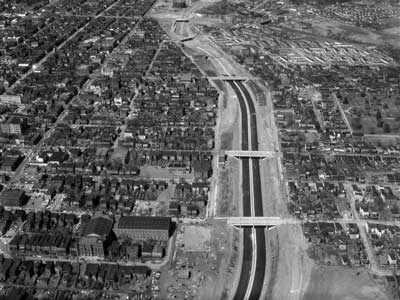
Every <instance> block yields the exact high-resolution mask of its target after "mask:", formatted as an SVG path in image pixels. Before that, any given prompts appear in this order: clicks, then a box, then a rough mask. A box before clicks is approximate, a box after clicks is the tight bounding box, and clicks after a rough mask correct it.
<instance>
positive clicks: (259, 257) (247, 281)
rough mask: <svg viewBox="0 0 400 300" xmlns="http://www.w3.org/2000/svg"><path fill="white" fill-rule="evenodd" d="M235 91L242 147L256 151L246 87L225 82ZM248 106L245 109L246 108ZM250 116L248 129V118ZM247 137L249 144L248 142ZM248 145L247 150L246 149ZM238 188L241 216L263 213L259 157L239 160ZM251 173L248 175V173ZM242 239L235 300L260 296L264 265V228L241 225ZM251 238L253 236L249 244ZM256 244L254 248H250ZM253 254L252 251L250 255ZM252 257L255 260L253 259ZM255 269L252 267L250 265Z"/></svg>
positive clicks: (252, 109) (253, 114) (254, 124)
mask: <svg viewBox="0 0 400 300" xmlns="http://www.w3.org/2000/svg"><path fill="white" fill-rule="evenodd" d="M229 83H230V85H231V87H232V88H233V90H234V92H235V94H236V95H237V98H238V101H239V105H240V110H241V118H242V119H241V121H242V150H245V151H246V150H253V151H257V150H258V136H257V119H256V111H255V107H254V103H253V101H252V99H251V96H250V93H249V92H248V90H247V88H246V87H245V86H244V85H243V84H242V83H241V82H240V81H229ZM246 104H247V105H246ZM247 107H248V109H247ZM249 118H250V128H248V127H249V126H248V121H249ZM249 136H250V145H249ZM249 146H250V147H249ZM249 148H250V149H249ZM250 167H251V168H252V169H251V172H250ZM242 170H243V172H242V174H243V182H242V190H243V216H245V217H246V216H263V206H262V192H261V178H260V164H259V158H244V159H242ZM251 174H252V175H253V176H252V177H251V178H250V175H251ZM250 180H251V181H252V187H253V189H252V192H253V201H254V203H253V204H254V215H252V211H251V206H252V203H251V200H252V199H251V198H252V197H251V195H250V190H251V189H250V185H251V183H250ZM243 234H244V240H243V263H242V270H241V273H240V279H239V284H238V287H237V290H236V293H235V296H234V299H235V300H242V299H250V300H253V299H254V300H256V299H259V298H260V295H261V291H262V288H263V282H264V276H265V264H266V241H265V229H264V228H262V227H261V228H255V236H253V237H252V236H251V235H252V230H251V228H244V232H243ZM252 238H253V239H255V241H254V243H252ZM253 245H256V249H253ZM253 253H255V254H256V256H255V257H253ZM253 260H255V261H254V262H253ZM253 264H254V266H255V268H253V270H252V265H253Z"/></svg>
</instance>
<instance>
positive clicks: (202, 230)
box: [183, 226, 211, 252]
mask: <svg viewBox="0 0 400 300" xmlns="http://www.w3.org/2000/svg"><path fill="white" fill-rule="evenodd" d="M184 230H185V232H184V234H183V236H184V237H183V239H184V243H185V246H184V250H185V251H188V252H208V251H210V246H211V245H210V243H211V228H209V227H201V226H185V229H184Z"/></svg>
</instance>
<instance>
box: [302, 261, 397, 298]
mask: <svg viewBox="0 0 400 300" xmlns="http://www.w3.org/2000/svg"><path fill="white" fill-rule="evenodd" d="M357 274H358V275H357ZM320 299H324V300H336V299H341V300H386V299H389V297H388V295H387V294H386V292H385V289H384V286H383V284H381V282H377V281H375V280H374V279H373V278H371V277H370V275H369V273H368V272H367V271H366V270H364V269H350V268H341V267H338V268H333V267H327V268H326V267H319V266H315V267H314V269H313V271H312V273H311V279H310V283H309V285H308V288H307V291H306V294H305V296H304V300H320Z"/></svg>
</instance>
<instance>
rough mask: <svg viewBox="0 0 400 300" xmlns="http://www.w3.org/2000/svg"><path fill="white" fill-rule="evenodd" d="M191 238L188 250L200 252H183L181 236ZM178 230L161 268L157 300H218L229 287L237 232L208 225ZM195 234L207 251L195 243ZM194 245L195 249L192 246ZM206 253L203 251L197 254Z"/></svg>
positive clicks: (233, 264) (234, 263)
mask: <svg viewBox="0 0 400 300" xmlns="http://www.w3.org/2000/svg"><path fill="white" fill-rule="evenodd" d="M188 229H189V231H191V232H192V234H196V235H197V236H193V237H192V238H193V241H192V242H193V243H192V242H191V245H192V246H196V247H197V246H199V247H200V248H197V249H198V250H200V251H196V252H192V251H187V246H186V244H185V243H186V241H187V239H186V236H185V232H186V230H188ZM184 230H185V231H183V230H182V229H178V235H177V239H176V247H175V251H174V253H173V258H172V260H171V262H170V263H169V264H168V265H167V266H165V268H166V270H165V271H164V272H162V276H161V279H160V289H161V296H162V297H161V299H169V297H173V296H175V297H176V299H184V298H185V296H188V298H189V299H198V300H203V299H221V297H222V294H223V291H224V289H228V288H229V287H230V286H231V284H232V280H233V277H234V275H235V274H236V273H237V272H236V271H235V268H236V266H237V265H238V263H237V259H238V258H239V255H238V251H239V249H238V243H239V242H240V239H239V235H238V232H237V230H235V229H233V228H228V227H227V225H226V224H225V223H224V222H219V221H210V222H208V223H206V224H203V225H201V226H199V225H196V226H190V225H189V226H187V225H185V226H184ZM188 233H189V232H188ZM198 234H200V235H202V236H203V238H204V239H203V242H204V243H205V244H208V246H209V247H206V248H203V245H202V243H195V242H194V239H195V238H196V237H198ZM195 244H196V245H195ZM202 249H203V250H204V249H206V251H201V250H202Z"/></svg>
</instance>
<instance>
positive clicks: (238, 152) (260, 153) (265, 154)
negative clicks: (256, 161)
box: [225, 150, 282, 158]
mask: <svg viewBox="0 0 400 300" xmlns="http://www.w3.org/2000/svg"><path fill="white" fill-rule="evenodd" d="M225 154H226V155H228V156H235V157H260V158H274V157H281V156H282V154H281V153H279V152H274V151H243V150H230V151H225Z"/></svg>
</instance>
